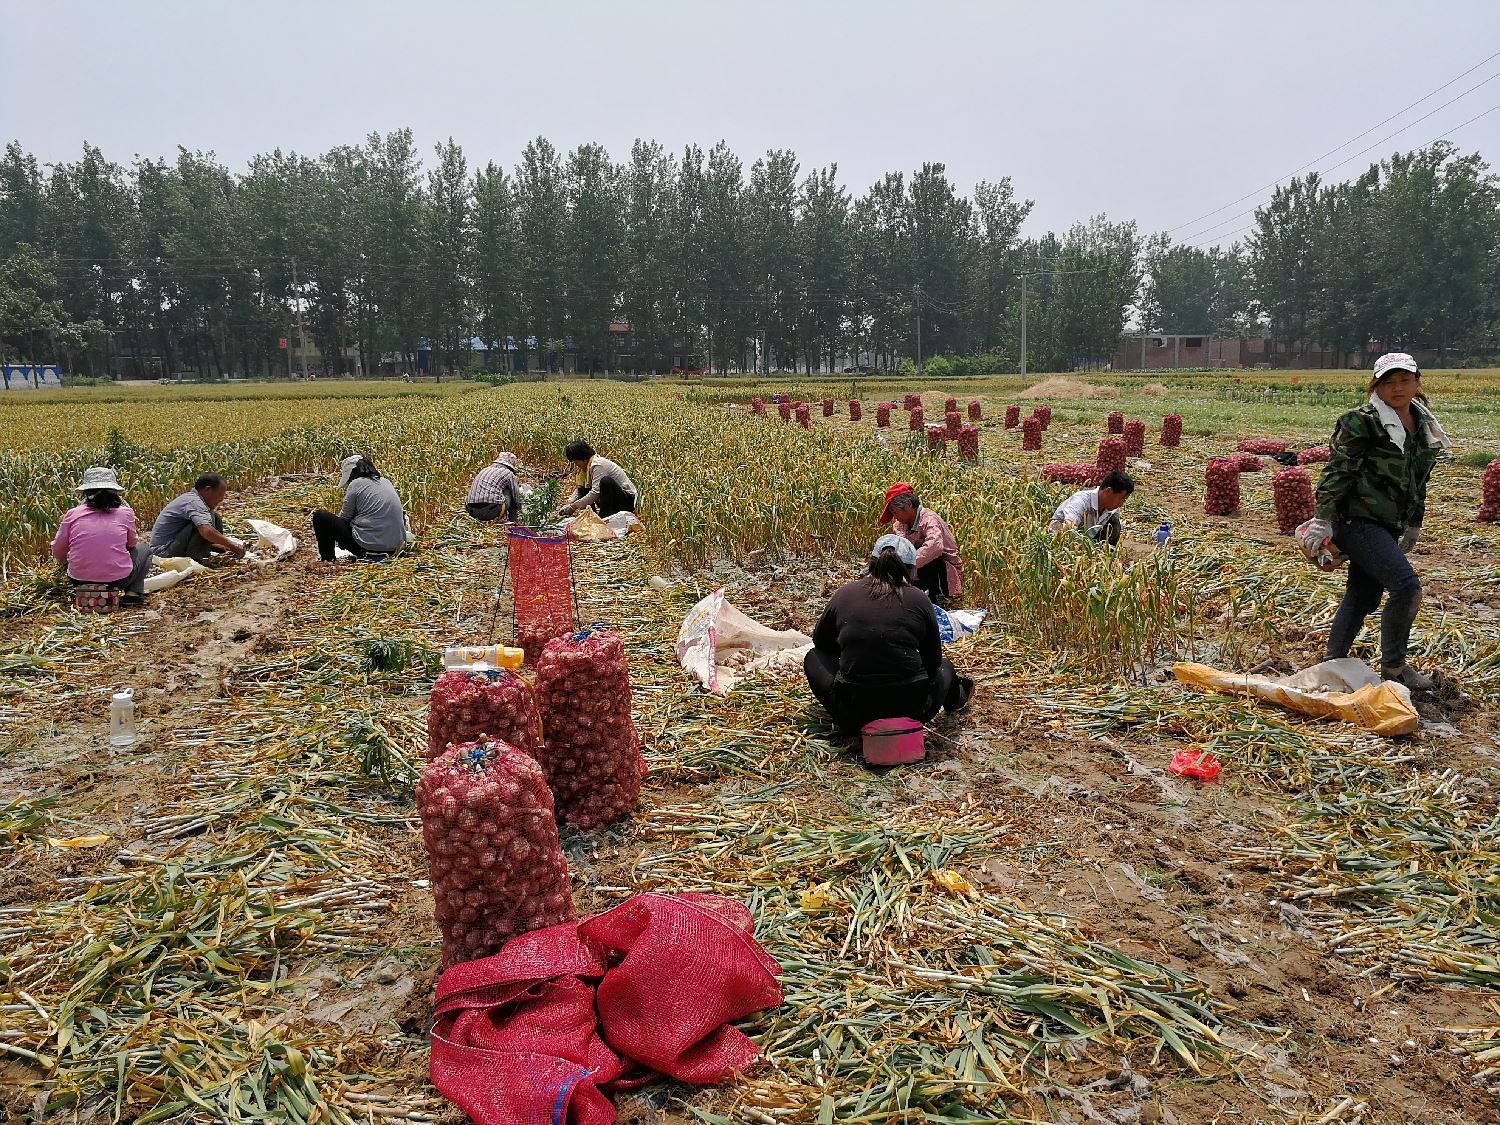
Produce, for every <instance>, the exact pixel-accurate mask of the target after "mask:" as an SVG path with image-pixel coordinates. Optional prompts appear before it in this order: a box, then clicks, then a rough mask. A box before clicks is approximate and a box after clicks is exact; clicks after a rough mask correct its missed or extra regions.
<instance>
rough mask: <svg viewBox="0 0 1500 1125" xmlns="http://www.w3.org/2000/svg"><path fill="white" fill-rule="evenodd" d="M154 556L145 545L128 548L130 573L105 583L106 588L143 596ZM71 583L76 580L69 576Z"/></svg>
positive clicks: (139, 544) (138, 544) (140, 544)
mask: <svg viewBox="0 0 1500 1125" xmlns="http://www.w3.org/2000/svg"><path fill="white" fill-rule="evenodd" d="M155 557H156V556H155V555H153V554H152V553H151V548H150V547H148V546H147V545H146V544H145V543H137V544H136V545H135V546H134V547H132V548H130V573H129V574H127V575H126V576H125V577H124V578H116V579H115V580H114V581H113V582H106V583H105V585H106V586H113V587H115V588H116V589H119V590H123V591H125V593H127V594H136V595H138V596H139V595H144V594H145V592H146V576H147V575H148V574H150V573H151V560H152V559H153V558H155ZM69 578H70V580H71V581H73V582H77V581H78V579H76V578H73V577H72V576H71V575H69Z"/></svg>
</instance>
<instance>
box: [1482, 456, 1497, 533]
mask: <svg viewBox="0 0 1500 1125" xmlns="http://www.w3.org/2000/svg"><path fill="white" fill-rule="evenodd" d="M1479 489H1480V502H1479V516H1478V518H1479V522H1480V523H1500V457H1497V458H1495V460H1493V461H1491V462H1490V463H1489V464H1488V465H1486V466H1485V469H1484V478H1483V480H1481V481H1480V484H1479Z"/></svg>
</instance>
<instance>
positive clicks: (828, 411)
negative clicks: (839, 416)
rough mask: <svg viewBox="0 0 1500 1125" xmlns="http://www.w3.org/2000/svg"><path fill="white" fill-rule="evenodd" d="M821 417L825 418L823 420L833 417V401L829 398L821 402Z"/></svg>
mask: <svg viewBox="0 0 1500 1125" xmlns="http://www.w3.org/2000/svg"><path fill="white" fill-rule="evenodd" d="M823 417H825V418H832V417H833V399H831V398H825V399H824V400H823Z"/></svg>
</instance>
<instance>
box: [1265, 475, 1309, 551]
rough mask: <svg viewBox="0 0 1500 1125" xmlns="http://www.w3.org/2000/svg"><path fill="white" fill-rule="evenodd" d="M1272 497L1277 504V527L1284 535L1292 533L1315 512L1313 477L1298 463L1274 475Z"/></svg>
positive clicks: (1272, 478)
mask: <svg viewBox="0 0 1500 1125" xmlns="http://www.w3.org/2000/svg"><path fill="white" fill-rule="evenodd" d="M1271 499H1272V500H1273V502H1274V503H1275V504H1276V527H1277V529H1278V530H1279V531H1280V532H1281V534H1283V535H1290V534H1292V533H1293V532H1294V531H1296V530H1297V528H1298V527H1300V526H1301V525H1302V524H1304V523H1306V522H1307V521H1308V520H1310V519H1312V518H1313V515H1314V514H1315V508H1316V505H1315V504H1314V501H1313V487H1312V478H1311V477H1309V476H1308V475H1307V470H1306V469H1303V468H1300V467H1298V466H1296V465H1292V466H1289V467H1287V468H1285V469H1282V470H1281V471H1280V472H1278V473H1275V474H1273V475H1272V477H1271Z"/></svg>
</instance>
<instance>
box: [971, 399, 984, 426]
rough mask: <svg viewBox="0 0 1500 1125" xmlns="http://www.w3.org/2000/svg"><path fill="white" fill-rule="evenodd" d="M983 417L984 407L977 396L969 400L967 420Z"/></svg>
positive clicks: (973, 420)
mask: <svg viewBox="0 0 1500 1125" xmlns="http://www.w3.org/2000/svg"><path fill="white" fill-rule="evenodd" d="M982 417H984V407H983V406H982V405H981V404H980V402H979V400H978V399H977V398H974V399H970V400H969V421H971V422H977V421H979V419H981V418H982Z"/></svg>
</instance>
